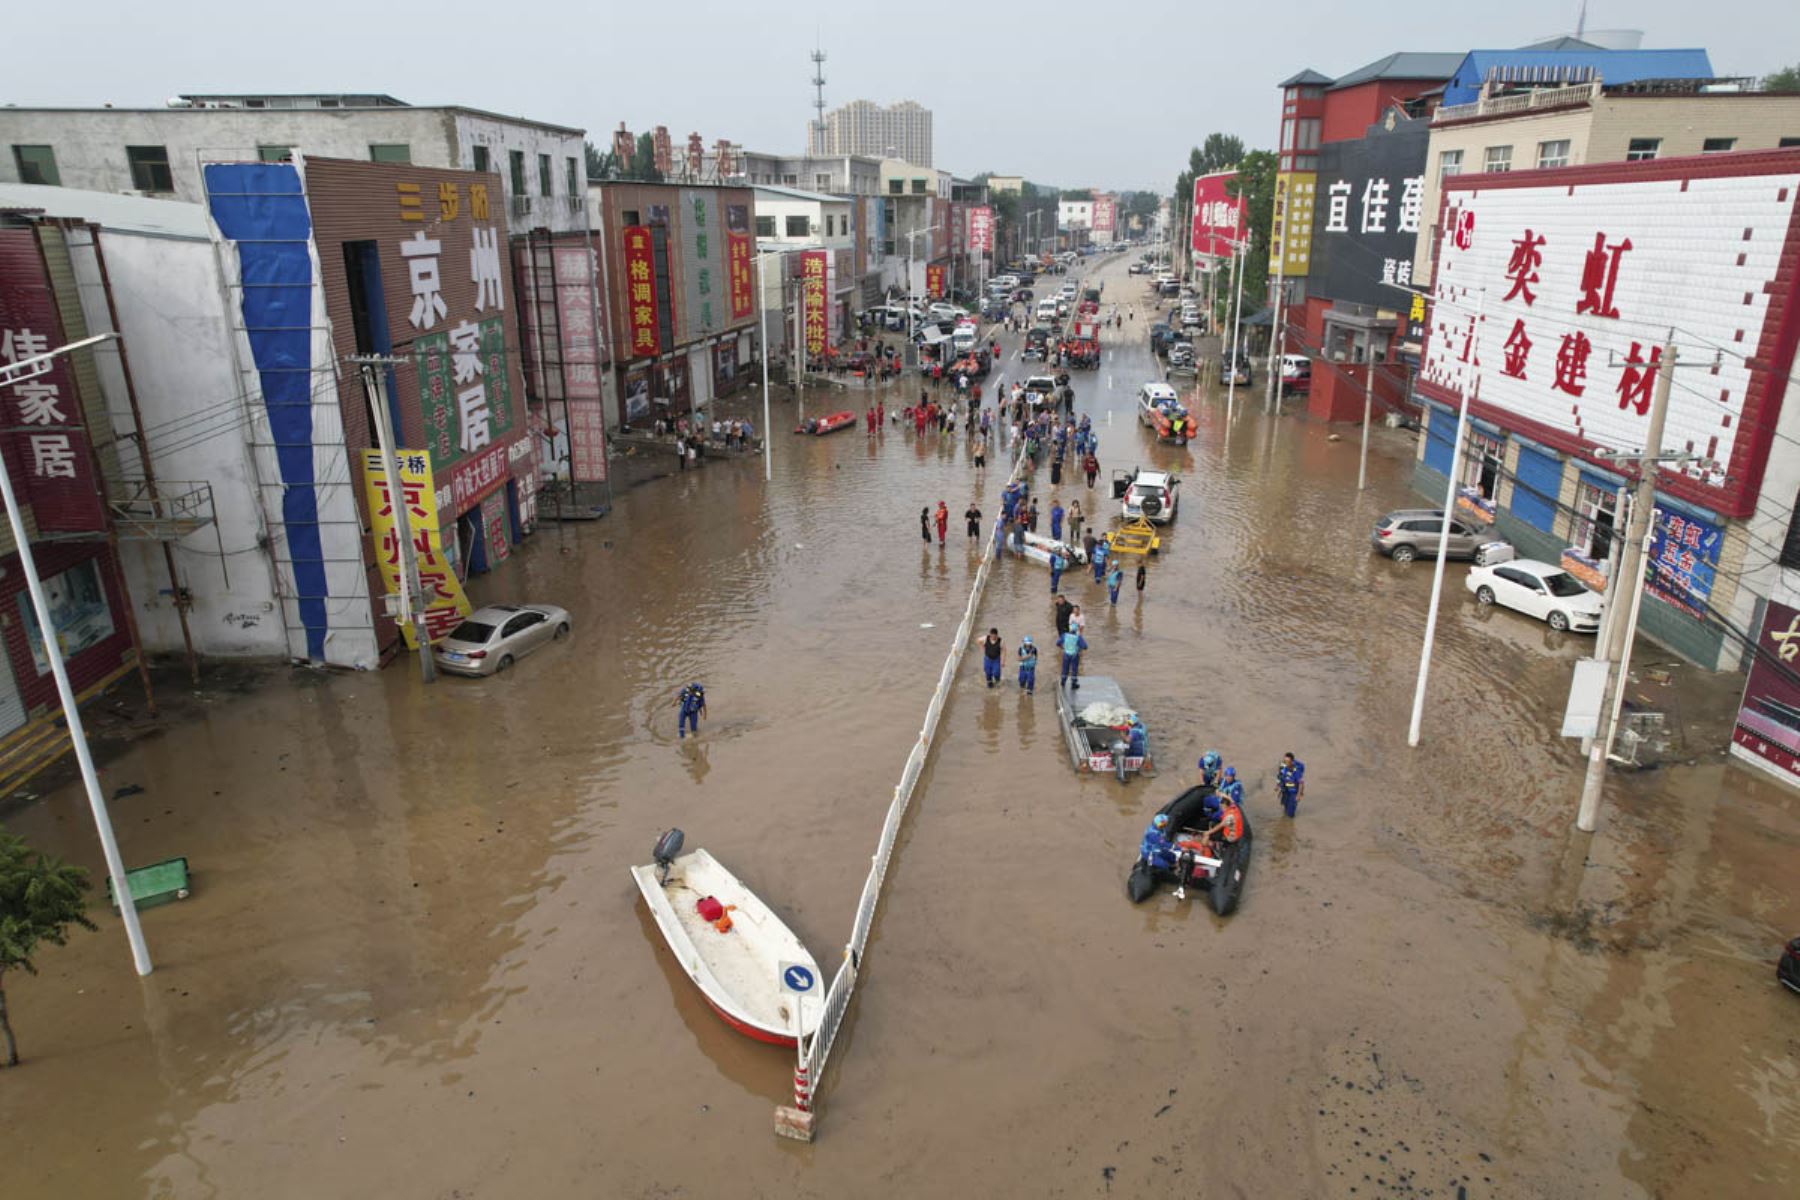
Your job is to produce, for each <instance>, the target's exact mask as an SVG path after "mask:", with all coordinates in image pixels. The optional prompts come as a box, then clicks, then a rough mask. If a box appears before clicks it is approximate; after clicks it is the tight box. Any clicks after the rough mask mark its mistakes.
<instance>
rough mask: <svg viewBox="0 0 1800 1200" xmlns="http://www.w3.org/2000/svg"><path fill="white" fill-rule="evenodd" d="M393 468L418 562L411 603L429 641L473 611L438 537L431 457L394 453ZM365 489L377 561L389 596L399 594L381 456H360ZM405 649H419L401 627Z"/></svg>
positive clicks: (392, 515)
mask: <svg viewBox="0 0 1800 1200" xmlns="http://www.w3.org/2000/svg"><path fill="white" fill-rule="evenodd" d="M394 464H395V466H397V467H398V468H399V471H400V502H401V503H402V504H404V505H405V506H406V516H407V522H408V524H409V525H410V527H411V529H412V543H413V554H414V557H415V558H416V559H417V560H418V566H419V588H420V595H419V596H415V597H413V603H414V604H420V603H423V605H424V607H425V633H426V636H427V637H428V638H430V639H431V640H432V641H433V642H437V641H439V640H441V639H442V638H443V636H444V635H445V634H447V633H449V632H450V631H451V630H452V629H455V628H456V627H457V626H458V625H459V624H461V623H462V619H463V618H464V617H466V616H468V615H469V614H470V613H471V612H472V611H474V610H473V609H472V608H471V607H470V605H469V598H468V596H467V595H465V594H464V592H463V589H462V581H461V580H459V579H457V577H456V571H455V570H454V569H453V568H452V567H451V564H450V560H449V559H448V558H446V557H445V556H444V547H443V542H442V539H441V537H440V536H439V534H438V503H437V493H436V491H435V490H434V489H433V487H432V476H431V456H430V455H429V454H427V453H426V452H425V451H423V450H396V451H394ZM363 486H364V488H365V489H366V491H367V498H368V503H369V532H370V535H371V536H372V537H373V539H374V542H375V558H376V561H377V563H378V564H379V565H380V567H381V578H382V581H383V582H384V583H385V584H386V586H387V592H388V594H389V595H390V596H397V595H399V594H400V569H401V562H402V559H401V546H400V538H401V536H402V535H401V533H400V522H399V514H398V513H397V512H396V511H395V509H394V491H393V488H391V487H390V486H389V485H388V477H387V470H386V468H385V467H384V466H383V465H382V462H381V451H379V450H365V451H363ZM401 632H402V633H403V634H404V635H405V637H406V646H407V649H409V650H417V649H418V648H419V643H418V638H417V637H416V636H415V633H414V630H413V627H412V626H411V625H402V626H401Z"/></svg>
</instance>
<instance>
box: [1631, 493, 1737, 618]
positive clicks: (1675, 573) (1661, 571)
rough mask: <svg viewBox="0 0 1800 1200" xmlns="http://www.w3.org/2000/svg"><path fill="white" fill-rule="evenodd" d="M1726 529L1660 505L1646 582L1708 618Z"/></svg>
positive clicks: (1682, 605)
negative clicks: (1714, 578)
mask: <svg viewBox="0 0 1800 1200" xmlns="http://www.w3.org/2000/svg"><path fill="white" fill-rule="evenodd" d="M1724 541H1725V533H1724V531H1723V530H1722V529H1720V528H1719V527H1718V526H1717V525H1714V524H1713V523H1712V522H1711V521H1702V520H1701V519H1700V518H1699V517H1696V516H1692V515H1690V514H1688V513H1681V512H1675V511H1673V510H1672V509H1665V508H1661V507H1658V508H1657V510H1656V520H1655V521H1654V522H1652V528H1651V530H1650V578H1649V579H1647V580H1645V582H1644V586H1645V587H1647V588H1649V589H1650V590H1651V591H1652V592H1654V593H1656V594H1657V595H1658V596H1661V597H1662V598H1663V599H1664V600H1667V601H1668V602H1669V603H1670V604H1674V605H1678V606H1679V607H1681V608H1682V609H1684V610H1685V611H1687V612H1688V613H1690V614H1692V615H1693V616H1696V617H1699V618H1700V619H1701V620H1706V619H1707V618H1708V616H1709V614H1708V613H1707V607H1708V603H1707V602H1708V601H1709V600H1711V599H1712V589H1713V574H1714V572H1715V571H1716V570H1717V569H1718V566H1719V550H1720V549H1721V548H1722V546H1723V545H1724Z"/></svg>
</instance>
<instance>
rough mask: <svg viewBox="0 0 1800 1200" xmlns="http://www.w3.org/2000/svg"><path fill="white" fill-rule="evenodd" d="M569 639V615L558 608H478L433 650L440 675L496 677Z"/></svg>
mask: <svg viewBox="0 0 1800 1200" xmlns="http://www.w3.org/2000/svg"><path fill="white" fill-rule="evenodd" d="M568 636H569V614H568V613H567V612H566V611H564V610H563V609H560V608H558V607H556V606H555V605H554V604H490V605H488V606H487V607H486V608H478V609H476V610H475V611H474V612H473V613H471V614H470V615H469V617H468V618H467V619H466V620H464V621H463V623H462V624H461V625H458V626H457V627H456V628H455V629H452V630H451V631H450V633H449V636H447V637H445V638H444V640H443V641H441V642H439V643H438V644H437V645H436V646H434V647H433V648H432V655H431V656H432V658H434V659H435V660H436V661H437V665H438V669H439V670H440V671H449V672H450V673H452V674H454V675H494V674H498V673H499V672H501V671H504V670H506V669H507V668H509V667H511V666H512V665H513V662H514V660H516V659H520V658H523V657H524V656H525V655H527V654H530V653H531V652H532V651H533V650H536V649H537V648H538V647H539V646H541V645H543V644H544V643H546V642H552V641H561V640H562V639H563V638H566V637H568Z"/></svg>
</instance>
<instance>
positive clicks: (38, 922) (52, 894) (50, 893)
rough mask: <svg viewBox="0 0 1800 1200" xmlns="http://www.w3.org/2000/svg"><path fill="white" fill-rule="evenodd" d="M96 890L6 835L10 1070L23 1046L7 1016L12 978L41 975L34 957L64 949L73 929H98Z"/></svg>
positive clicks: (0, 942)
mask: <svg viewBox="0 0 1800 1200" xmlns="http://www.w3.org/2000/svg"><path fill="white" fill-rule="evenodd" d="M92 886H93V885H92V884H91V883H90V882H89V881H88V873H87V872H86V871H84V870H82V869H81V868H80V867H73V866H70V865H69V864H68V863H66V862H64V861H62V860H61V859H60V858H55V857H52V856H51V855H48V854H43V853H40V852H38V851H35V850H33V849H31V848H30V847H29V846H27V845H26V844H25V843H24V841H23V840H22V839H20V838H16V837H14V836H13V835H11V834H9V833H6V832H5V831H3V830H0V1040H4V1042H5V1043H6V1059H5V1062H6V1065H7V1066H9V1067H12V1066H17V1065H18V1062H19V1046H18V1043H17V1041H15V1040H14V1038H13V1031H12V1022H11V1021H10V1020H8V1018H7V1013H6V973H7V972H8V971H11V970H13V969H15V968H17V969H18V970H21V971H24V972H25V973H26V974H27V975H36V974H37V965H36V963H35V962H34V961H33V956H34V955H35V954H36V952H37V949H38V947H39V946H40V945H41V944H43V943H46V942H48V943H49V944H50V945H52V946H61V945H64V944H65V943H67V941H68V937H69V927H70V926H71V925H79V926H81V927H82V928H83V929H94V928H96V926H95V925H94V923H93V922H92V921H90V920H88V916H87V901H86V898H85V897H86V893H87V890H88V889H89V888H90V887H92Z"/></svg>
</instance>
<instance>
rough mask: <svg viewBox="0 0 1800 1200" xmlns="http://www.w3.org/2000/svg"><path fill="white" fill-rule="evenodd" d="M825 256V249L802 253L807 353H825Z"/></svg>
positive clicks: (801, 266)
mask: <svg viewBox="0 0 1800 1200" xmlns="http://www.w3.org/2000/svg"><path fill="white" fill-rule="evenodd" d="M825 256H826V251H824V250H803V251H801V253H800V301H801V312H802V316H801V318H800V320H801V326H802V328H803V329H804V330H805V331H806V353H807V354H808V355H815V356H816V355H820V354H823V353H825V341H826V339H825V274H826V272H825Z"/></svg>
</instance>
